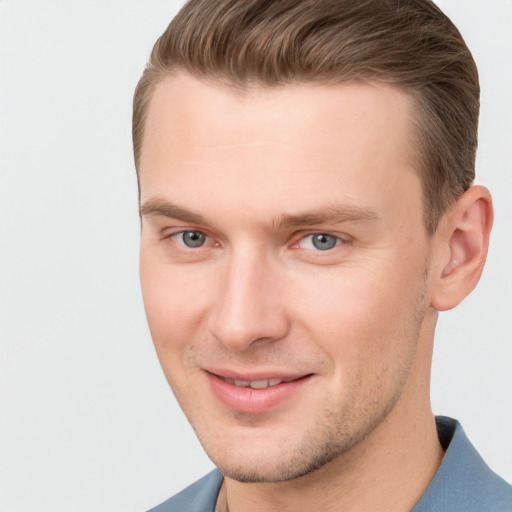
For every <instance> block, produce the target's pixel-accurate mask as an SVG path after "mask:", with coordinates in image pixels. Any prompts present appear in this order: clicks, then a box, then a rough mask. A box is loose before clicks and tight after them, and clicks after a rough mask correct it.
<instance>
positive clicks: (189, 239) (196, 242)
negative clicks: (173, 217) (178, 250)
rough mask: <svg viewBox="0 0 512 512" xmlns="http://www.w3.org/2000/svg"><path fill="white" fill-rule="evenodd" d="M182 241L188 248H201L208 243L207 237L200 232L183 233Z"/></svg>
mask: <svg viewBox="0 0 512 512" xmlns="http://www.w3.org/2000/svg"><path fill="white" fill-rule="evenodd" d="M181 239H182V240H183V244H184V245H186V246H187V247H201V246H202V245H203V244H204V243H205V242H206V235H205V234H204V233H201V232H200V231H183V233H182V234H181Z"/></svg>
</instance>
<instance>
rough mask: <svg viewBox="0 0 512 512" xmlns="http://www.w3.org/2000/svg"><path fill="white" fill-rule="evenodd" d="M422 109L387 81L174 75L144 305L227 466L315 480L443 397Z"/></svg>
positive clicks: (151, 128) (168, 86) (164, 356)
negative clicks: (431, 393) (416, 113)
mask: <svg viewBox="0 0 512 512" xmlns="http://www.w3.org/2000/svg"><path fill="white" fill-rule="evenodd" d="M410 110H411V105H410V99H409V98H408V97H407V96H406V95H405V94H404V93H402V92H400V91H398V90H396V89H394V88H392V87H389V86H384V85H371V84H370V85H368V84H367V85H364V84H351V85H340V86H330V87H327V86H311V85H301V86H298V85H295V86H283V87H279V88H270V89H256V90H252V91H249V92H243V93H242V92H235V91H233V90H230V89H228V88H222V87H220V86H217V85H212V84H209V83H206V82H201V81H198V80H195V79H193V78H190V77H187V76H178V77H174V78H166V79H165V80H164V81H163V82H161V83H160V84H159V85H158V87H157V89H156V91H155V93H154V96H153V98H152V101H151V105H150V109H149V113H148V118H147V124H146V132H145V141H144V144H143V150H142V157H141V166H140V183H141V207H142V214H143V218H142V245H141V280H142V289H143V295H144V302H145V307H146V312H147V316H148V321H149V326H150V329H151V333H152V336H153V340H154V343H155V347H156V350H157V353H158V357H159V359H160V363H161V365H162V368H163V370H164V372H165V375H166V377H167V379H168V381H169V384H170V385H171V387H172V389H173V391H174V393H175V394H176V397H177V399H178V401H179V403H180V405H181V407H182V408H183V410H184V412H185V414H186V415H187V417H188V419H189V421H190V423H191V424H192V426H193V428H194V429H195V431H196V433H197V435H198V437H199V439H200V441H201V443H202V444H203V446H204V448H205V450H206V452H207V453H208V454H209V456H210V457H211V458H212V460H213V461H214V462H215V464H216V465H217V466H218V467H219V468H220V469H221V471H222V472H223V473H224V474H226V475H227V476H230V477H232V478H235V479H239V480H243V481H280V480H286V479H290V478H294V477H297V476H300V475H302V474H305V473H307V472H310V471H312V470H313V469H315V468H317V467H320V466H322V465H324V464H325V463H327V462H329V461H331V460H333V459H334V458H336V457H338V458H339V456H342V454H345V455H344V456H346V454H347V453H350V452H351V451H352V452H353V451H354V449H356V447H357V446H361V445H363V444H364V443H361V441H363V440H365V439H366V440H367V439H370V438H371V436H372V435H375V432H376V431H378V429H379V428H384V427H382V425H385V424H386V422H391V423H393V421H395V420H392V418H393V415H395V416H396V415H397V414H398V413H397V412H396V411H398V410H399V411H400V415H401V416H402V418H403V416H404V415H407V414H412V410H413V409H414V408H415V407H416V408H417V407H418V405H417V404H418V402H422V401H424V399H425V397H426V396H427V395H426V394H425V389H428V377H425V376H426V375H428V357H424V354H425V353H428V349H426V350H424V349H422V348H421V347H422V346H428V345H429V343H430V342H431V337H432V332H433V325H434V323H435V319H434V316H435V315H434V314H433V313H432V310H431V308H429V304H428V293H429V284H428V265H429V257H428V256H429V248H430V245H429V240H428V237H427V236H426V234H425V229H424V225H423V217H422V191H421V183H420V179H419V177H418V174H417V171H415V170H414V168H413V161H414V159H413V158H412V157H411V155H412V152H413V150H412V149H411V144H410V143H409V139H411V138H412V127H411V125H412V123H411V119H410ZM425 319H427V320H425ZM419 353H421V355H418V354H419ZM425 379H427V382H425ZM422 393H423V394H422ZM427 393H428V392H427ZM395 426H396V425H395ZM351 449H352V450H351Z"/></svg>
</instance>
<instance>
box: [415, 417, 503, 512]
mask: <svg viewBox="0 0 512 512" xmlns="http://www.w3.org/2000/svg"><path fill="white" fill-rule="evenodd" d="M437 427H438V434H439V439H440V441H441V444H442V445H443V446H444V448H445V449H446V453H445V456H444V459H443V462H442V463H441V466H440V468H439V470H438V471H437V473H436V475H435V477H434V479H433V480H432V482H431V483H430V485H429V487H428V489H427V490H426V492H425V494H424V495H423V497H422V498H421V500H420V501H419V503H418V504H417V505H416V507H415V508H414V510H413V512H438V511H439V512H441V511H447V510H450V511H451V512H458V511H460V512H466V511H474V510H482V511H483V510H485V511H486V512H506V511H507V512H509V511H511V510H512V486H511V485H510V484H508V483H507V482H505V480H503V479H502V478H501V477H499V476H498V475H497V474H496V473H494V472H493V471H492V470H491V469H490V468H489V466H487V464H486V463H485V462H484V460H483V459H482V457H481V456H480V455H479V453H478V452H477V451H476V449H475V448H474V446H473V445H472V444H471V442H470V441H469V439H468V438H467V436H466V434H465V432H464V430H463V429H462V427H461V425H460V424H459V422H458V421H456V420H453V419H450V418H446V417H439V418H437Z"/></svg>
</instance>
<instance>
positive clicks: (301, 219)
mask: <svg viewBox="0 0 512 512" xmlns="http://www.w3.org/2000/svg"><path fill="white" fill-rule="evenodd" d="M379 219H380V216H379V215H378V214H377V212H375V211H373V210H371V209H369V208H362V207H359V206H329V207H326V208H320V209H319V210H314V211H311V212H305V213H302V214H297V215H287V214H286V215H281V216H280V217H278V218H277V219H276V220H275V221H274V222H273V223H272V224H273V226H277V227H297V226H309V225H315V224H341V223H343V222H361V221H375V220H379Z"/></svg>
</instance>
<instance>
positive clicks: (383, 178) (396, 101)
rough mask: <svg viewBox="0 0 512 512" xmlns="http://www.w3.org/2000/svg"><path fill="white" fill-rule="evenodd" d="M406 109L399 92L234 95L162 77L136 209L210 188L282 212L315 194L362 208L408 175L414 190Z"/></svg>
mask: <svg viewBox="0 0 512 512" xmlns="http://www.w3.org/2000/svg"><path fill="white" fill-rule="evenodd" d="M411 107H412V100H411V98H410V97H409V96H408V95H407V94H405V93H404V92H403V91H401V90H399V89H398V88H395V87H392V86H387V85H384V84H377V83H370V84H368V83H348V84H343V85H333V86H326V85H311V84H297V85H284V86H279V87H272V88H261V87H260V88H252V89H249V90H245V91H240V90H234V89H232V88H229V87H226V86H221V85H219V84H215V83H209V82H206V81H202V80H198V79H195V78H192V77H190V76H187V75H179V76H176V77H168V78H166V79H164V80H162V81H161V82H160V83H159V84H158V85H157V87H156V89H155V91H154V94H153V97H152V99H151V102H150V105H149V109H148V115H147V119H146V126H145V134H144V141H143V145H142V152H141V158H140V168H139V171H140V182H141V199H142V200H144V199H148V198H152V197H154V196H155V195H162V194H163V195H166V194H167V195H170V196H173V200H174V199H176V197H175V196H176V194H177V193H178V191H179V193H180V194H182V197H184V198H185V200H186V201H187V202H188V201H192V200H193V197H198V196H200V195H203V196H207V195H208V194H209V192H211V190H212V187H214V188H215V191H216V192H217V193H219V194H225V199H226V200H228V201H231V204H232V205H233V206H236V204H237V198H238V196H239V195H240V193H241V191H249V190H251V191H254V192H255V193H256V192H257V193H259V194H260V196H261V195H265V197H272V196H275V197H276V200H278V199H279V198H281V199H280V201H281V204H282V206H283V207H284V206H285V205H284V203H283V201H284V202H286V201H285V198H286V200H289V201H290V203H291V202H292V201H291V199H292V198H293V199H294V200H295V201H296V202H297V200H298V198H300V199H302V200H303V201H306V202H307V201H308V197H311V194H312V191H315V190H318V192H321V193H323V194H324V195H325V199H326V200H327V199H331V196H332V198H334V197H336V198H338V199H340V198H342V199H343V198H344V197H345V198H346V199H347V201H352V202H353V203H354V202H357V203H360V202H361V201H363V202H364V200H368V201H370V200H371V199H372V194H377V193H379V192H380V193H381V194H382V193H384V192H385V191H386V190H390V189H392V188H393V187H395V188H397V185H398V183H399V182H402V187H403V185H404V183H405V184H407V183H408V182H409V181H410V180H411V176H410V174H411V172H412V173H413V174H415V176H414V180H413V181H415V183H414V184H413V186H414V187H416V185H417V183H416V181H417V176H416V173H415V172H414V169H413V165H412V163H411V162H412V161H413V158H412V156H413V150H412V144H411V142H410V141H411V139H412V138H413V137H412V132H413V123H412V120H411V112H412V108H411ZM322 183H323V184H324V186H323V189H322V190H320V188H319V187H320V186H321V184H322ZM223 185H224V186H223ZM395 192H397V193H399V192H400V191H399V190H396V191H395ZM328 196H329V197H328ZM245 199H246V200H247V199H248V198H247V197H246V198H245ZM290 206H291V207H292V208H293V205H292V204H290ZM363 206H364V205H363ZM240 207H243V204H241V205H240ZM419 208H420V206H419V205H418V209H419Z"/></svg>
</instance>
